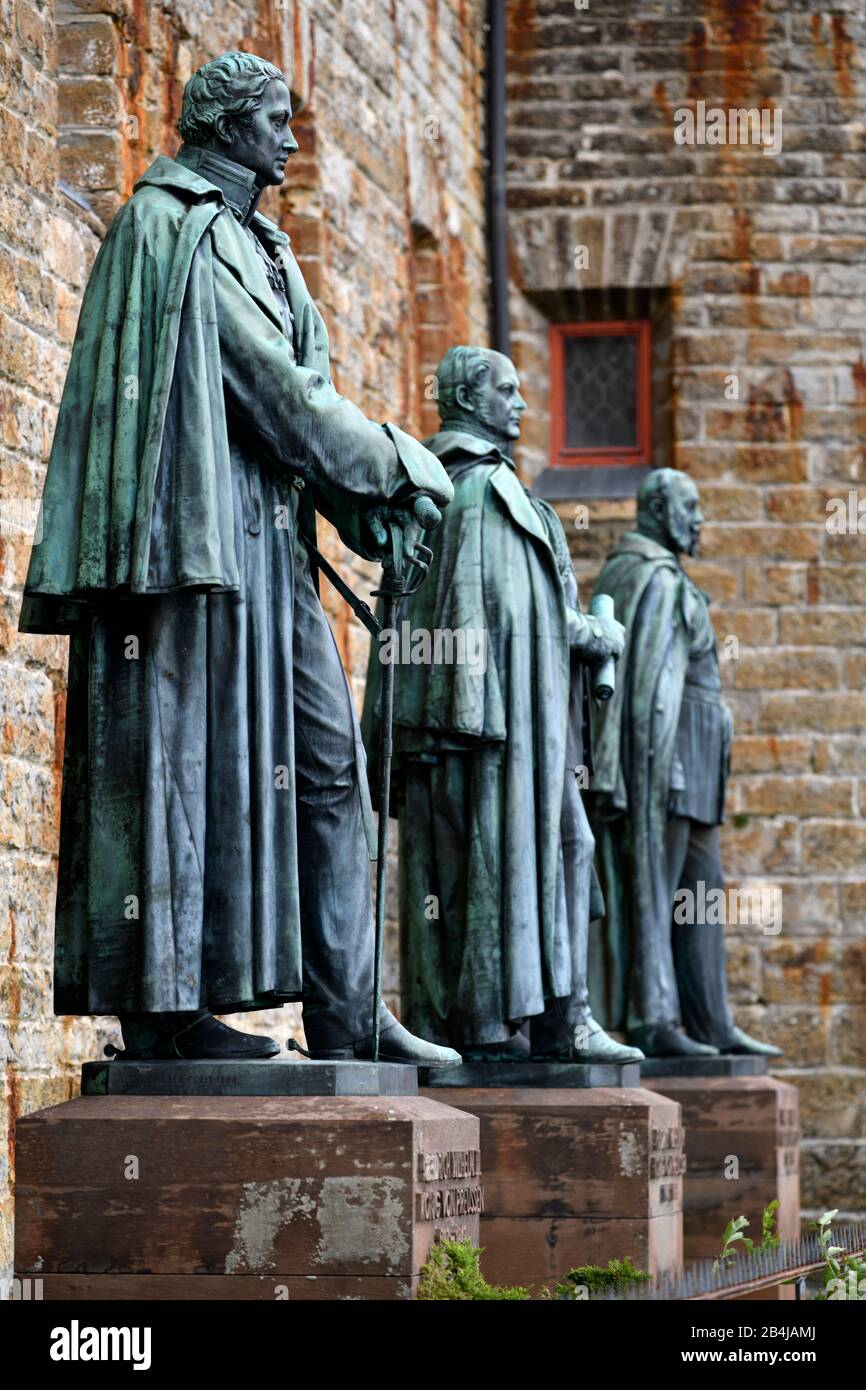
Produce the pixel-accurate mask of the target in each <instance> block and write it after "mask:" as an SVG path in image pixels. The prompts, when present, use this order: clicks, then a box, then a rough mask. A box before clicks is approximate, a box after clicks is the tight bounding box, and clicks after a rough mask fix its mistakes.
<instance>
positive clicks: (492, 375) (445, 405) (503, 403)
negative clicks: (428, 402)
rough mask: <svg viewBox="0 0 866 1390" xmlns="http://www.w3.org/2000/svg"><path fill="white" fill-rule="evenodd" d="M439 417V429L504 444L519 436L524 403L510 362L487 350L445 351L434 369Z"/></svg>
mask: <svg viewBox="0 0 866 1390" xmlns="http://www.w3.org/2000/svg"><path fill="white" fill-rule="evenodd" d="M436 387H437V398H438V404H439V418H440V420H441V421H442V427H443V429H455V430H466V431H468V432H469V433H470V434H477V435H480V436H481V437H482V438H483V439H491V440H493V442H494V443H495V444H499V445H506V444H508V443H509V442H510V441H511V440H513V439H517V438H518V437H519V435H520V417H521V415H522V414H523V412H524V410H525V409H526V401H525V400H524V399H523V397H522V396H521V394H520V381H519V379H518V376H517V372H516V371H515V370H514V363H513V362H512V361H511V360H510V358H508V357H503V355H502V353H501V352H494V351H493V350H492V349H491V348H480V347H453V348H449V349H448V351H447V352H446V354H445V356H444V357H443V358H442V361H441V362H440V363H439V366H438V368H437V370H436Z"/></svg>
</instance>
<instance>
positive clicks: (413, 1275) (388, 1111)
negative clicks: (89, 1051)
mask: <svg viewBox="0 0 866 1390" xmlns="http://www.w3.org/2000/svg"><path fill="white" fill-rule="evenodd" d="M478 1150H479V1143H478V1121H477V1120H475V1119H474V1118H472V1116H470V1115H467V1114H465V1113H464V1112H463V1111H462V1110H458V1109H455V1108H452V1107H450V1106H449V1105H447V1104H445V1105H443V1104H441V1103H440V1102H439V1101H438V1100H431V1099H428V1098H422V1097H419V1096H411V1095H410V1096H405V1095H403V1096H399V1095H394V1096H392V1095H385V1096H379V1097H367V1096H355V1095H348V1096H347V1095H338V1096H334V1095H331V1096H322V1095H292V1096H273V1095H263V1096H261V1095H257V1096H243V1095H223V1096H206V1095H195V1096H186V1097H177V1096H175V1097H172V1096H162V1095H157V1096H148V1095H135V1096H132V1095H116V1094H115V1095H112V1094H108V1095H101V1096H100V1095H90V1096H82V1097H80V1098H79V1099H77V1100H72V1101H67V1102H66V1103H65V1104H63V1105H57V1106H52V1107H51V1108H49V1109H47V1110H40V1111H37V1112H36V1113H35V1114H32V1115H28V1116H26V1117H25V1118H24V1119H22V1120H21V1121H20V1122H19V1126H18V1135H17V1183H16V1232H15V1271H16V1274H17V1275H18V1276H19V1277H21V1278H28V1277H29V1278H39V1279H41V1280H42V1285H43V1296H44V1298H46V1299H154V1298H156V1299H269V1300H274V1299H286V1298H289V1299H297V1298H300V1299H334V1298H355V1299H356V1298H385V1299H407V1298H411V1297H412V1295H413V1292H414V1289H415V1287H416V1285H417V1280H418V1273H419V1270H420V1268H421V1265H422V1264H423V1263H424V1261H425V1260H426V1258H427V1255H428V1252H429V1249H430V1245H431V1243H432V1241H433V1240H434V1239H435V1238H437V1237H441V1236H445V1235H456V1236H458V1237H460V1238H469V1239H471V1240H473V1241H474V1242H475V1243H477V1242H478V1234H479V1232H478V1220H479V1211H480V1208H481V1205H482V1201H483V1198H482V1192H481V1186H480V1161H479V1152H478Z"/></svg>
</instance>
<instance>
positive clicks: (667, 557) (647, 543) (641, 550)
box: [617, 531, 682, 569]
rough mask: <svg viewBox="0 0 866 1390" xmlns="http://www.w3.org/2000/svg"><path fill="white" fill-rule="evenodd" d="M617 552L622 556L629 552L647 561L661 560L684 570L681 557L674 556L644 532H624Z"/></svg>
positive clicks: (664, 546)
mask: <svg viewBox="0 0 866 1390" xmlns="http://www.w3.org/2000/svg"><path fill="white" fill-rule="evenodd" d="M617 550H618V551H619V552H620V553H621V554H622V553H623V552H626V551H627V552H629V553H630V554H632V555H641V556H643V558H644V559H645V560H660V561H664V562H666V563H667V564H669V565H672V566H675V567H676V568H677V569H682V566H681V564H680V561H679V557H678V556H676V555H674V553H673V551H672V550H668V548H667V546H666V545H662V543H661V541H654V540H653V539H652V537H651V536H645V535H644V534H643V532H642V531H626V532H624V534H623V535H622V536H621V538H620V542H619V545H618V546H617Z"/></svg>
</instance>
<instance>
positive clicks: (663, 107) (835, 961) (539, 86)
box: [508, 0, 866, 1216]
mask: <svg viewBox="0 0 866 1390" xmlns="http://www.w3.org/2000/svg"><path fill="white" fill-rule="evenodd" d="M508 8H509V18H510V22H511V23H510V38H509V49H510V52H509V59H508V64H509V107H508V118H509V141H508V143H509V205H510V232H511V252H512V277H513V282H512V295H511V297H512V314H513V328H514V342H515V356H516V359H517V362H518V366H519V369H520V370H521V372H522V375H523V378H524V380H525V384H526V394H527V397H528V400H529V405H530V411H529V412H527V417H528V418H527V423H526V431H525V440H524V443H523V445H522V447H521V451H520V462H521V464H522V466H523V468H524V471H525V474H526V475H527V476H528V477H533V476H535V475H536V474H537V473H538V472H539V471H540V469H541V468H543V467H544V466H545V465H546V464H547V462H548V448H549V437H548V410H549V401H548V380H547V327H548V323H549V321H550V319H551V318H554V319H557V318H558V319H560V320H564V321H566V320H568V319H571V318H578V317H589V316H592V314H590V313H588V312H587V306H588V305H591V304H594V305H595V306H599V305H601V307H602V310H604V307H605V306H607V311H608V312H607V315H606V316H608V317H611V318H623V317H625V316H626V314H627V313H630V312H634V313H635V314H643V313H647V312H649V313H653V314H654V315H655V316H656V324H657V327H659V328H661V329H663V330H664V333H665V334H666V335H668V336H669V346H670V358H669V362H668V363H665V362H664V361H660V362H659V363H658V364H657V375H659V376H660V377H661V380H662V386H663V387H664V388H665V390H666V394H667V397H668V401H669V405H670V419H669V421H668V422H667V424H665V422H664V420H661V421H659V420H658V419H657V425H658V424H661V428H660V429H659V430H658V434H659V438H660V441H661V442H660V446H659V448H658V449H657V451H656V459H655V461H656V463H670V464H671V465H673V466H675V467H679V468H683V469H685V470H686V471H688V472H689V473H691V474H692V476H693V477H694V478H695V479H696V480H697V481H698V483H699V485H700V488H701V492H702V497H703V499H704V503H705V508H704V510H705V512H706V514H707V525H706V527H705V531H704V537H703V542H702V546H701V555H700V558H699V559H697V560H696V561H695V562H694V563H693V564H692V565H690V569H691V570H692V572H693V573H694V575H695V577H696V579H697V580H698V582H699V583H700V584H701V585H702V586H703V587H704V588H705V589H706V590H707V591H708V592H709V593H710V594H711V595H712V597H713V600H714V604H713V611H714V615H715V621H716V627H717V631H718V634H719V636H720V638H724V637H728V636H734V637H736V638H737V639H738V641H739V655H738V658H737V659H735V660H733V659H732V660H729V661H723V663H722V664H723V673H724V678H725V681H726V684H727V687H728V689H727V698H728V701H729V703H730V705H731V707H732V709H733V712H734V717H735V723H736V730H737V739H736V745H735V753H734V764H735V770H736V776H735V778H734V780H733V784H732V787H731V791H730V800H729V820H728V824H727V827H726V830H725V848H726V856H727V857H726V864H727V870H728V872H729V874H730V879H731V883H732V884H733V885H735V886H744V885H746V884H749V883H767V884H769V885H779V886H780V887H781V889H782V893H783V899H782V902H783V914H784V915H783V928H782V931H781V932H780V934H779V935H778V936H769V935H762V934H761V932H760V930H759V929H756V928H750V927H745V928H740V929H739V930H733V931H731V935H730V938H729V957H730V976H731V982H732V989H733V997H734V1000H735V1003H736V1012H737V1017H738V1020H739V1021H740V1022H741V1023H742V1024H743V1026H745V1027H746V1028H753V1029H754V1031H755V1032H756V1033H757V1034H759V1035H766V1036H767V1037H769V1038H772V1039H774V1040H775V1041H777V1042H779V1043H780V1044H782V1045H783V1046H784V1048H785V1058H784V1065H783V1067H782V1068H780V1070H781V1071H783V1073H784V1074H785V1076H786V1078H788V1079H790V1080H792V1081H795V1082H796V1083H797V1085H798V1087H799V1091H800V1103H801V1109H802V1120H803V1127H804V1149H803V1171H802V1180H803V1188H802V1191H803V1204H804V1207H805V1208H806V1209H807V1211H810V1212H813V1213H814V1212H816V1211H818V1210H819V1209H823V1208H827V1207H839V1208H841V1209H842V1211H843V1212H847V1213H853V1212H856V1213H858V1214H859V1215H861V1216H862V1214H863V1213H864V1211H866V1084H864V1083H866V942H864V936H866V870H864V866H863V859H864V853H866V830H864V827H863V822H862V819H861V810H862V804H861V803H862V800H863V796H864V790H863V788H864V782H863V760H864V752H866V736H864V718H866V697H864V693H863V683H864V675H866V650H864V646H866V608H864V597H863V589H864V579H866V541H864V538H863V536H861V535H857V534H849V535H833V534H829V533H828V530H827V526H826V522H827V510H826V504H827V502H828V500H829V499H831V498H844V499H847V497H848V493H849V490H856V489H857V488H858V486H862V482H863V480H864V478H866V439H864V429H866V366H864V361H866V308H864V301H866V269H864V265H863V262H864V257H866V212H864V201H866V152H864V134H863V117H864V112H866V70H864V66H863V57H862V54H863V46H864V42H866V20H864V18H863V10H862V5H861V4H859V3H857V2H856V0H844V3H837V4H834V5H824V4H819V3H814V0H813V2H812V3H810V0H736V2H735V0H667V3H661V0H659V3H649V2H648V0H604V3H603V4H602V3H598V4H597V3H595V0H592V3H591V4H590V5H589V7H588V9H585V10H583V11H576V10H575V6H574V4H573V3H571V0H519V3H515V4H513V5H509V7H508ZM698 100H704V101H705V102H706V103H707V107H708V108H711V107H721V108H724V109H729V108H731V107H740V106H745V107H748V106H759V107H760V106H763V107H766V108H768V109H777V110H779V111H781V112H782V117H783V148H782V153H781V154H780V155H779V156H778V157H769V156H765V155H764V154H763V152H762V151H761V150H760V149H755V148H749V147H746V146H742V145H729V146H717V147H710V146H703V147H697V146H693V147H689V146H687V145H683V146H678V145H676V144H675V143H674V140H673V122H674V113H675V111H676V110H677V109H678V108H681V107H683V106H686V105H690V106H692V107H693V106H694V104H695V103H696V102H697V101H698ZM581 245H582V246H586V247H588V248H589V268H588V269H587V270H582V271H576V270H575V269H574V264H575V262H574V251H575V248H576V247H578V246H581ZM665 304H666V305H667V306H668V307H667V308H664V307H659V306H664V305H665ZM647 306H649V307H647ZM599 316H605V315H604V313H603V312H602V313H601V314H599ZM666 316H667V317H666ZM729 374H735V375H736V376H737V378H738V382H739V399H738V400H728V399H726V397H725V391H724V388H725V384H726V378H727V377H728V376H729ZM665 382H666V386H665ZM861 495H866V494H861ZM561 510H562V515H563V518H564V519H565V520H566V522H568V521H569V519H570V517H571V515H572V508H571V507H566V506H563V507H562V509H561ZM864 510H866V508H864ZM633 515H634V504H633V503H628V502H620V503H608V504H591V505H590V526H589V529H588V530H587V531H582V530H572V532H571V534H572V537H573V551H574V555H575V559H576V562H577V565H578V569H579V571H580V573H581V575H582V577H583V578H584V580H585V583H584V593H585V594H587V595H588V594H589V592H590V590H591V582H592V578H593V577H594V575H595V574H596V573H597V571H598V568H599V564H600V561H601V559H602V558H603V556H604V554H605V553H606V551H607V550H608V549H609V547H610V544H611V542H612V540H613V539H614V538H615V536H616V535H617V534H618V533H619V532H620V531H621V530H622V529H623V528H624V527H625V525H626V524H627V522H628V521H629V520H630V519H631V518H633ZM734 1186H735V1184H732V1189H733V1187H734ZM731 1203H732V1207H731V1212H732V1214H734V1208H735V1206H736V1195H735V1193H734V1192H733V1190H732V1195H731Z"/></svg>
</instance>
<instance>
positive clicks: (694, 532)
mask: <svg viewBox="0 0 866 1390" xmlns="http://www.w3.org/2000/svg"><path fill="white" fill-rule="evenodd" d="M703 519H704V518H703V514H702V512H701V499H700V497H699V496H698V490H697V488H696V487H695V485H694V483H693V482H692V480H691V478H690V477H689V475H688V473H681V472H680V471H679V470H678V469H676V468H654V469H653V470H652V472H651V473H649V474H648V475H647V477H646V478H644V480H643V482H642V483H641V485H640V488H639V490H638V494H637V529H638V531H640V533H641V535H642V536H649V537H650V539H651V540H654V541H658V542H659V544H660V545H663V546H666V547H667V549H668V550H671V551H673V553H674V555H680V554H682V552H683V551H685V553H686V555H694V553H695V551H696V549H697V546H698V541H699V539H700V535H701V524H702V522H703Z"/></svg>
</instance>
